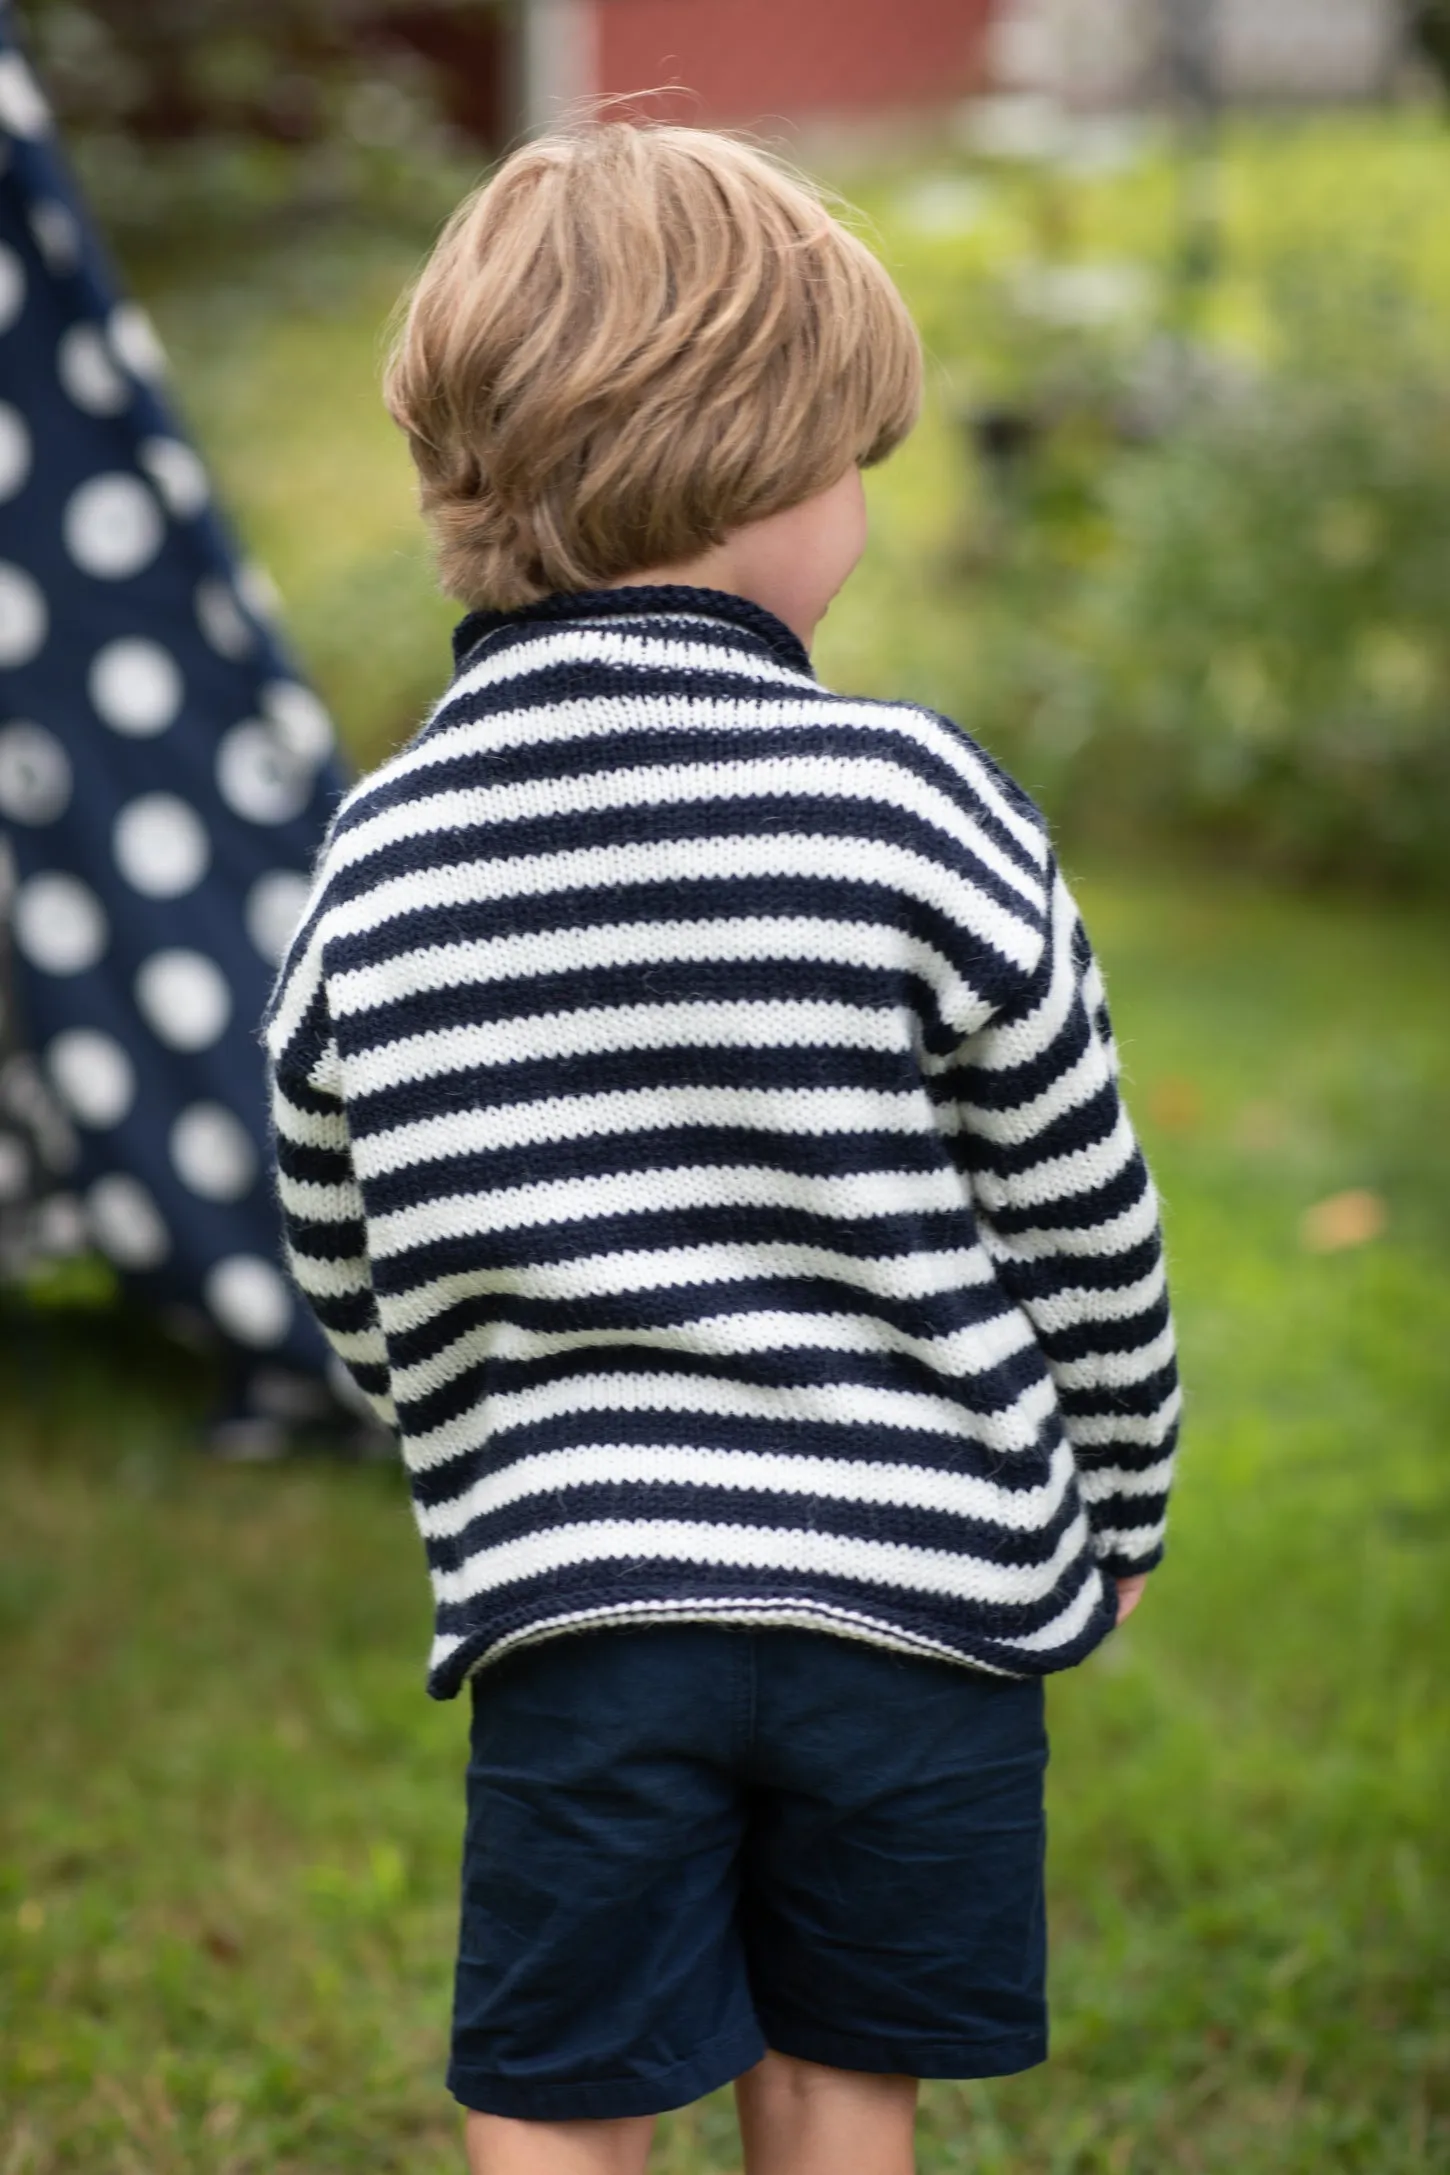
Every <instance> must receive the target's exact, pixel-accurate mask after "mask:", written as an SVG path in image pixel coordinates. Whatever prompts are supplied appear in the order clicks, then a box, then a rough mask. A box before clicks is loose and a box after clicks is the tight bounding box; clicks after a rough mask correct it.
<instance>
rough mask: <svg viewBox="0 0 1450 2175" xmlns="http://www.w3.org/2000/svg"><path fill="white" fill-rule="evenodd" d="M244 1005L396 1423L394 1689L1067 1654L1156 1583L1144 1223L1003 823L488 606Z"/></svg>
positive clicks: (358, 1334)
mask: <svg viewBox="0 0 1450 2175" xmlns="http://www.w3.org/2000/svg"><path fill="white" fill-rule="evenodd" d="M455 647H456V651H457V657H458V672H457V676H456V678H455V679H454V682H453V685H452V687H451V688H450V690H449V692H448V694H447V695H446V697H445V698H444V700H443V701H442V703H441V704H440V706H439V708H438V710H437V711H436V713H435V714H434V716H433V717H432V718H431V719H430V720H429V722H428V723H427V724H426V725H425V726H424V728H423V729H422V731H421V732H420V733H419V734H418V735H417V736H416V737H415V738H414V740H413V741H412V742H411V743H410V744H409V745H408V747H406V748H405V749H404V750H403V752H402V753H401V754H399V755H397V756H395V757H394V758H393V759H392V760H391V761H390V762H388V763H386V764H384V766H383V767H382V769H380V770H379V771H377V772H375V773H374V774H373V775H372V776H371V777H369V778H367V779H365V780H364V781H363V783H362V784H361V785H359V786H358V787H357V788H356V789H355V790H354V791H353V792H352V793H351V794H350V795H349V796H348V798H347V799H346V800H345V801H344V803H343V804H342V807H341V809H340V810H339V812H338V815H337V818H336V820H335V822H334V824H333V826H332V829H331V832H330V834H329V838H328V841H327V844H326V846H325V848H324V851H323V855H322V859H321V862H320V865H319V869H318V875H317V880H316V883H315V886H314V889H313V893H312V896H311V900H310V903H309V905H308V908H307V911H306V913H305V916H304V919H303V921H302V924H301V927H300V928H299V930H298V932H297V934H296V936H295V938H294V940H293V943H292V947H291V950H290V952H289V954H288V956H287V958H286V960H285V961H284V963H283V967H282V971H281V974H280V977H279V980H278V984H277V988H276V990H275V992H274V995H273V999H272V1004H271V1007H270V1009H269V1014H268V1019H267V1027H266V1039H267V1047H268V1051H269V1055H270V1060H271V1070H272V1080H273V1111H274V1122H275V1134H276V1149H277V1160H278V1166H279V1172H278V1182H279V1189H280V1195H281V1202H282V1209H283V1215H284V1220H285V1227H286V1237H287V1246H288V1253H289V1258H290V1262H291V1266H292V1270H293V1273H294V1275H295V1277H296V1280H297V1283H298V1285H299V1286H300V1288H301V1290H302V1291H303V1293H304V1294H305V1295H306V1297H307V1298H308V1299H309V1301H310V1302H311V1304H312V1306H313V1308H314V1310H315V1312H316V1314H317V1316H318V1319H319V1320H320V1322H321V1324H322V1326H323V1328H324V1330H325V1331H326V1333H327V1335H328V1337H329V1338H330V1339H331V1341H332V1344H333V1346H334V1347H335V1349H336V1351H337V1353H338V1354H339V1356H340V1358H341V1359H342V1360H343V1362H344V1363H345V1364H346V1366H347V1368H348V1369H349V1370H350V1372H351V1374H352V1376H353V1377H354V1379H355V1380H356V1382H357V1384H358V1385H359V1387H360V1388H361V1389H362V1390H363V1391H364V1392H365V1393H366V1395H367V1396H368V1397H369V1398H370V1399H371V1401H372V1403H373V1405H374V1406H375V1408H376V1410H377V1411H378V1412H379V1414H380V1415H381V1416H382V1417H383V1418H384V1419H385V1420H387V1421H388V1422H389V1423H390V1424H393V1425H395V1426H396V1427H397V1429H398V1431H399V1435H400V1438H401V1443H402V1450H403V1455H404V1457H405V1459H406V1462H407V1466H408V1470H409V1473H410V1475H411V1481H412V1491H413V1501H414V1506H415V1510H416V1515H417V1521H418V1525H419V1528H420V1530H421V1532H422V1535H423V1540H424V1543H425V1546H426V1550H427V1555H428V1562H429V1566H430V1569H431V1573H432V1579H433V1588H434V1594H435V1599H436V1605H437V1624H436V1637H435V1641H434V1646H433V1653H432V1661H431V1670H430V1679H429V1682H430V1689H431V1690H433V1691H434V1692H435V1693H436V1694H438V1695H439V1696H448V1695H450V1694H452V1693H454V1692H456V1691H457V1689H458V1687H459V1686H460V1684H461V1683H462V1682H463V1680H464V1679H465V1677H466V1676H467V1675H468V1674H469V1672H470V1671H471V1670H473V1669H474V1668H476V1667H477V1666H478V1665H479V1664H480V1663H482V1662H484V1661H485V1660H488V1659H491V1658H493V1657H496V1656H497V1655H499V1654H500V1653H502V1652H503V1651H505V1650H506V1649H508V1648H509V1647H511V1646H512V1645H514V1644H516V1643H517V1642H519V1641H521V1640H525V1639H533V1638H538V1637H542V1636H545V1635H549V1634H553V1633H560V1632H566V1631H570V1630H575V1629H578V1628H580V1627H582V1626H586V1625H598V1624H606V1623H638V1622H641V1621H646V1620H655V1619H664V1620H678V1619H692V1620H699V1619H704V1620H709V1621H715V1622H742V1623H753V1624H795V1625H806V1626H814V1627H817V1628H820V1629H823V1630H827V1631H832V1632H836V1633H839V1634H842V1635H845V1636H851V1637H859V1638H865V1639H869V1640H874V1641H877V1642H879V1643H882V1644H884V1645H888V1646H893V1647H900V1648H906V1649H910V1650H912V1651H915V1652H918V1653H924V1654H935V1655H939V1656H943V1657H946V1658H948V1659H951V1660H955V1661H959V1662H963V1663H967V1664H971V1665H974V1666H977V1667H983V1668H987V1669H992V1670H998V1671H1002V1672H1004V1673H1007V1674H1013V1675H1035V1674H1042V1673H1046V1672H1047V1671H1050V1670H1054V1669H1060V1668H1063V1667H1065V1666H1067V1665H1068V1664H1070V1663H1072V1662H1075V1661H1078V1660H1080V1659H1081V1658H1082V1656H1083V1655H1084V1654H1086V1653H1087V1652H1088V1651H1089V1650H1090V1649H1091V1648H1092V1647H1093V1646H1094V1645H1095V1644H1096V1643H1097V1641H1098V1640H1099V1639H1101V1638H1102V1637H1103V1635H1104V1633H1105V1632H1106V1631H1107V1630H1108V1629H1109V1628H1110V1626H1111V1623H1112V1621H1113V1614H1114V1595H1113V1588H1112V1582H1111V1577H1110V1576H1105V1575H1104V1574H1105V1573H1106V1574H1117V1575H1120V1576H1121V1575H1126V1574H1128V1573H1132V1572H1137V1571H1144V1570H1147V1569H1149V1568H1151V1566H1152V1565H1153V1564H1155V1563H1156V1562H1157V1561H1158V1558H1159V1556H1160V1554H1161V1551H1162V1536H1163V1521H1164V1510H1165V1504H1166V1498H1167V1492H1168V1485H1169V1477H1170V1466H1171V1459H1172V1449H1173V1442H1174V1436H1175V1429H1176V1419H1177V1412H1178V1388H1177V1378H1176V1372H1175V1366H1174V1356H1173V1338H1172V1329H1171V1325H1170V1321H1169V1314H1168V1302H1167V1296H1166V1291H1165V1285H1164V1274H1163V1261H1162V1250H1161V1243H1160V1237H1159V1230H1158V1220H1157V1210H1156V1202H1155V1198H1154V1193H1153V1189H1152V1185H1151V1182H1150V1180H1149V1177H1148V1174H1147V1171H1146V1169H1145V1167H1144V1164H1143V1160H1142V1157H1141V1155H1140V1153H1139V1151H1138V1148H1137V1145H1136V1143H1135V1141H1134V1138H1133V1135H1132V1132H1131V1130H1130V1128H1129V1125H1128V1121H1127V1118H1126V1116H1125V1115H1124V1112H1123V1109H1122V1106H1121V1104H1120V1101H1119V1096H1118V1087H1117V1060H1116V1056H1115V1052H1114V1047H1113V1040H1112V1032H1111V1028H1110V1025H1109V1020H1108V1014H1107V1010H1106V1006H1105V1003H1104V997H1103V990H1102V984H1101V980H1100V978H1099V974H1098V970H1097V967H1096V964H1095V962H1094V959H1093V955H1092V952H1091V949H1090V947H1089V945H1088V941H1087V938H1086V936H1085V935H1084V933H1083V929H1082V924H1081V922H1080V921H1079V919H1078V915H1077V912H1076V910H1075V907H1074V905H1073V901H1072V899H1071V897H1070V895H1069V893H1068V891H1067V889H1066V887H1065V885H1064V884H1063V881H1062V879H1061V877H1060V875H1059V873H1058V871H1057V868H1056V865H1055V863H1054V860H1053V857H1052V853H1051V850H1050V847H1049V843H1048V840H1047V836H1046V834H1045V831H1044V828H1043V824H1042V820H1041V818H1040V817H1039V815H1038V813H1037V811H1036V809H1035V808H1034V807H1033V806H1032V804H1031V802H1030V801H1029V800H1028V799H1027V798H1026V796H1025V795H1024V794H1023V793H1022V792H1021V791H1020V789H1019V788H1018V787H1017V786H1015V785H1014V784H1013V783H1012V782H1011V780H1010V779H1008V778H1007V777H1005V776H1004V775H1003V773H1002V772H1001V771H1000V770H998V769H997V767H996V766H995V765H994V764H993V763H992V762H991V761H990V759H989V758H988V757H987V756H986V755H984V754H983V753H982V751H981V750H980V749H978V748H977V747H976V746H975V745H974V744H973V742H972V741H971V740H970V739H969V738H968V737H967V736H966V735H965V734H964V733H962V732H961V731H959V730H958V729H957V728H956V727H955V726H954V725H952V724H950V723H948V722H947V721H946V720H944V719H941V718H939V717H936V716H934V715H933V714H932V713H931V712H929V711H927V710H923V709H918V708H916V707H915V706H913V705H910V704H904V703H881V702H865V701H857V700H854V699H847V698H845V697H842V696H840V695H836V694H833V693H831V692H830V691H828V690H827V689H825V688H823V687H821V686H820V685H819V683H818V682H817V681H816V680H815V678H814V676H813V675H812V672H811V668H810V664H809V660H808V659H807V657H806V654H805V651H804V650H803V649H802V647H801V645H800V643H799V642H798V641H797V640H796V639H795V637H794V636H793V635H792V634H791V633H790V632H789V631H788V630H787V629H786V628H785V627H784V626H782V625H781V624H780V623H779V622H778V621H777V620H775V619H774V618H773V617H772V616H771V615H770V614H769V613H767V612H764V611H762V610H761V609H760V608H759V607H757V606H755V605H752V604H749V603H746V602H744V601H743V600H742V599H740V598H738V597H731V596H724V595H720V594H717V593H716V592H714V591H710V590H696V589H684V588H670V589H645V588H639V589H623V590H613V591H603V592H598V593H590V594H586V595H580V596H571V597H553V598H549V599H547V600H546V601H545V602H543V603H542V604H537V605H533V606H529V607H526V608H525V609H524V610H522V611H519V612H516V613H512V614H508V615H491V614H475V615H474V616H473V617H472V618H470V619H468V620H465V621H464V623H463V625H462V626H461V627H460V628H459V630H458V634H457V636H456V637H455Z"/></svg>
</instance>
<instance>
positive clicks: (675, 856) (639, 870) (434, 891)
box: [317, 829, 1042, 972]
mask: <svg viewBox="0 0 1450 2175" xmlns="http://www.w3.org/2000/svg"><path fill="white" fill-rule="evenodd" d="M843 874H844V875H847V876H849V877H850V879H851V880H852V881H853V882H856V883H867V884H874V885H877V886H879V887H880V888H881V889H882V890H883V891H886V892H889V893H890V894H892V895H893V896H894V897H897V898H900V897H902V896H905V897H907V898H919V899H921V900H923V901H924V902H925V903H926V904H928V905H930V906H932V907H934V908H935V909H936V910H937V911H938V912H939V913H940V914H941V915H942V916H943V918H944V919H945V920H946V921H947V922H948V923H949V924H950V925H953V926H955V927H956V928H959V929H961V930H963V931H965V932H966V934H967V935H969V936H970V937H972V938H973V939H974V940H976V941H979V942H981V943H984V944H988V945H990V946H991V948H992V949H993V950H994V951H996V952H999V953H1000V954H1001V955H1002V957H1003V958H1004V959H1006V960H1008V961H1009V962H1010V963H1011V964H1012V965H1013V966H1016V967H1019V968H1021V969H1023V970H1024V971H1027V972H1030V971H1031V969H1032V968H1033V966H1035V964H1036V962H1037V960H1038V958H1039V957H1040V956H1041V952H1042V930H1041V928H1040V927H1039V926H1037V925H1036V924H1035V923H1033V922H1032V921H1028V920H1023V919H1022V918H1020V917H1019V916H1017V915H1016V914H1012V913H1009V912H1008V910H1007V909H1006V908H1005V907H1004V906H1001V905H1000V904H999V903H998V902H997V900H996V899H994V898H992V897H991V896H990V895H989V894H988V893H987V892H985V891H980V890H978V889H977V887H976V886H975V885H974V884H973V883H971V882H970V881H969V880H968V879H967V878H966V877H965V876H963V875H962V874H961V873H960V871H959V870H957V869H953V868H948V867H947V866H945V864H943V863H942V862H940V861H933V860H930V859H928V857H927V856H926V855H925V854H920V853H914V852H912V851H911V850H910V848H908V847H905V846H897V845H894V844H892V843H891V842H890V841H889V840H886V839H874V838H873V839H850V840H846V841H843V840H841V839H838V838H832V837H830V836H829V835H828V834H827V833H825V832H814V831H805V832H800V831H771V830H768V829H762V830H761V831H760V832H758V833H757V834H755V835H753V836H750V837H729V836H722V837H718V838H716V837H711V836H710V835H708V833H706V834H702V835H701V836H698V837H694V838H671V839H666V838H661V839H631V840H625V841H622V842H620V843H617V844H611V845H603V846H573V847H569V848H567V849H565V850H563V851H561V852H558V853H534V854H509V855H500V856H497V857H492V856H488V855H482V854H470V855H468V856H467V857H465V858H463V859H460V860H456V861H446V862H444V863H442V864H441V865H440V866H438V867H434V868H420V869H415V870H413V871H411V872H410V873H409V874H408V875H406V876H395V877H391V878H389V879H388V880H386V881H384V882H381V883H376V884H372V885H370V886H369V887H368V889H367V890H366V891H365V892H363V893H362V894H361V895H360V896H359V897H357V898H354V899H344V900H341V901H339V902H338V903H337V904H336V905H334V906H331V907H329V908H327V910H326V911H325V912H324V913H323V915H322V916H321V918H320V920H319V922H318V925H317V926H318V930H319V932H320V933H321V934H322V935H323V937H324V938H325V940H326V941H328V942H331V941H332V940H334V939H336V938H339V937H346V936H365V935H367V934H368V933H369V932H370V931H372V930H374V929H380V928H384V927H386V925H387V924H388V923H389V922H391V921H394V920H395V919H396V918H397V917H398V916H399V915H400V914H408V913H421V912H423V911H424V910H425V909H427V908H430V907H431V908H443V909H448V908H454V907H460V906H474V905H484V904H487V903H488V902H489V901H494V900H500V899H522V898H541V897H546V896H547V895H548V894H549V893H551V892H558V891H572V890H586V891H599V890H602V891H609V890H613V889H615V888H616V887H618V886H621V885H629V884H640V883H652V884H681V885H688V884H691V883H697V882H711V881H719V880H720V879H722V878H724V879H728V880H732V881H735V882H739V883H742V884H743V883H746V882H748V881H750V880H760V879H764V878H769V877H776V876H780V877H792V876H798V877H804V878H831V877H837V878H839V877H841V876H842V875H843ZM742 895H743V894H742Z"/></svg>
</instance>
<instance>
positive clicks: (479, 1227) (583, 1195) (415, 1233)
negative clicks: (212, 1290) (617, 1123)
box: [296, 1164, 968, 1261]
mask: <svg viewBox="0 0 1450 2175" xmlns="http://www.w3.org/2000/svg"><path fill="white" fill-rule="evenodd" d="M333 1190H334V1189H332V1188H330V1187H323V1186H319V1187H316V1188H312V1189H309V1188H308V1187H306V1186H302V1185H299V1186H297V1188H296V1198H297V1199H298V1200H299V1202H303V1203H305V1202H306V1201H307V1200H309V1199H310V1196H311V1193H312V1192H316V1193H317V1194H318V1195H319V1196H321V1197H323V1198H326V1197H327V1196H329V1195H330V1194H331V1192H332V1191H333ZM967 1207H968V1202H967V1196H966V1192H965V1188H964V1185H963V1181H962V1179H961V1178H960V1176H959V1175H958V1173H957V1172H956V1171H955V1170H943V1171H892V1170H872V1171H858V1172H852V1173H851V1174H850V1175H849V1176H848V1177H845V1178H825V1177H822V1178H816V1177H811V1176H809V1175H807V1174H805V1173H803V1172H795V1171H776V1170H769V1169H761V1168H757V1167H756V1166H755V1165H754V1164H744V1165H728V1166H724V1167H721V1166H718V1165H714V1164H699V1165H694V1166H692V1165H690V1164H683V1165H680V1164H676V1165H673V1166H671V1167H669V1168H667V1169H664V1170H638V1171H608V1172H604V1173H601V1174H600V1175H599V1176H597V1177H590V1178H544V1179H539V1180H536V1181H535V1182H534V1183H533V1184H532V1185H526V1186H500V1187H497V1188H495V1189H492V1190H490V1191H487V1192H482V1193H462V1194H451V1195H447V1196H445V1197H443V1198H441V1199H434V1200H430V1201H427V1202H423V1203H421V1204H419V1205H418V1206H416V1207H412V1208H399V1209H394V1210H392V1211H391V1212H390V1213H388V1214H386V1215H381V1216H375V1217H373V1219H372V1221H371V1224H370V1226H369V1231H368V1239H369V1247H370V1251H371V1253H372V1256H373V1259H374V1260H375V1261H385V1260H387V1258H388V1257H389V1256H390V1255H392V1254H397V1253H404V1252H406V1251H407V1250H408V1249H409V1248H410V1247H413V1246H424V1245H436V1244H437V1242H438V1241H439V1240H440V1239H450V1238H469V1237H481V1236H483V1235H484V1234H485V1233H486V1232H490V1231H513V1230H518V1229H520V1228H523V1227H526V1226H531V1225H539V1224H551V1223H573V1222H575V1221H577V1220H581V1219H586V1218H591V1217H595V1216H659V1215H669V1214H671V1213H673V1212H677V1211H680V1210H689V1209H695V1210H699V1209H716V1208H790V1209H794V1210H795V1211H797V1212H798V1213H800V1214H809V1215H815V1216H835V1217H840V1218H844V1219H846V1220H848V1221H849V1220H852V1219H854V1218H857V1217H869V1216H922V1215H926V1216H930V1215H950V1214H953V1213H957V1214H960V1213H962V1212H963V1211H965V1210H966V1209H967ZM302 1212H303V1213H305V1212H306V1211H305V1208H304V1209H303V1211H302Z"/></svg>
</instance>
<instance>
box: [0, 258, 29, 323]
mask: <svg viewBox="0 0 1450 2175" xmlns="http://www.w3.org/2000/svg"><path fill="white" fill-rule="evenodd" d="M24 307H25V266H24V265H23V264H22V263H21V261H20V258H19V257H18V256H17V254H16V252H15V251H14V250H13V249H12V248H11V247H10V244H9V243H8V242H0V332H8V331H9V330H10V327H11V326H12V325H13V324H14V322H15V320H16V318H17V317H18V316H19V315H20V312H21V311H22V310H23V309H24Z"/></svg>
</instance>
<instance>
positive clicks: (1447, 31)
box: [1409, 0, 1450, 95]
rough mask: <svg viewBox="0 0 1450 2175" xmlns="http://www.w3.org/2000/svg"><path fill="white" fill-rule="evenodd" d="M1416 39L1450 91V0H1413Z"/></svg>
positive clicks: (1449, 91)
mask: <svg viewBox="0 0 1450 2175" xmlns="http://www.w3.org/2000/svg"><path fill="white" fill-rule="evenodd" d="M1409 12H1410V25H1411V29H1412V31H1413V33H1414V38H1415V43H1416V44H1417V46H1418V47H1419V49H1420V51H1421V53H1423V55H1424V56H1425V59H1426V60H1427V61H1428V62H1429V64H1430V66H1431V67H1432V68H1433V69H1434V71H1435V73H1436V75H1437V76H1438V77H1439V78H1440V81H1441V83H1442V85H1443V86H1444V89H1445V91H1446V93H1447V95H1450V0H1409Z"/></svg>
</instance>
